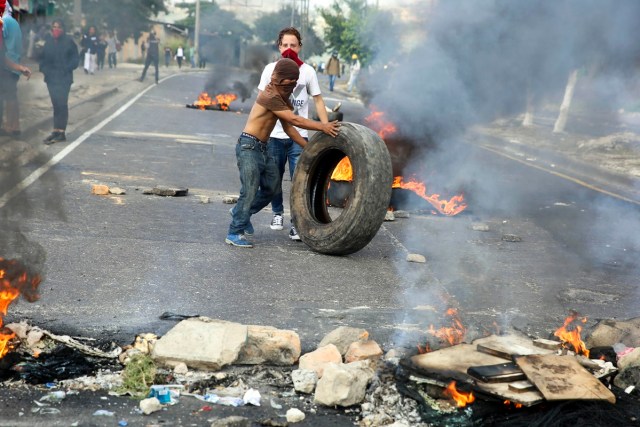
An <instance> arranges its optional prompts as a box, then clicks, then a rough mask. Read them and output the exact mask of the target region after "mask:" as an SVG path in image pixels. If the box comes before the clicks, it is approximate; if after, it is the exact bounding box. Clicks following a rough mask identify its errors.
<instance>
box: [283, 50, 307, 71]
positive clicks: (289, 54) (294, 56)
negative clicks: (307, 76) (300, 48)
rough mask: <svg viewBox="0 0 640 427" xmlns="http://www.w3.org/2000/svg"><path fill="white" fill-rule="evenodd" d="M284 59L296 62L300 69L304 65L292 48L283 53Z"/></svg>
mask: <svg viewBox="0 0 640 427" xmlns="http://www.w3.org/2000/svg"><path fill="white" fill-rule="evenodd" d="M282 57H283V58H289V59H292V60H294V61H295V63H296V64H298V67H302V64H304V62H302V60H301V59H300V58H298V54H297V53H296V51H295V50H293V49H291V48H289V49H287V50H285V51H284V52H282Z"/></svg>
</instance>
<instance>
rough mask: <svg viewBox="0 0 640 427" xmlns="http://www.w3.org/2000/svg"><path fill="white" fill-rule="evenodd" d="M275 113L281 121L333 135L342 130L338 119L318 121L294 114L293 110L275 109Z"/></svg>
mask: <svg viewBox="0 0 640 427" xmlns="http://www.w3.org/2000/svg"><path fill="white" fill-rule="evenodd" d="M273 113H274V114H275V115H276V117H278V119H280V122H282V123H284V122H287V123H289V124H290V125H293V126H297V127H299V128H302V129H308V130H317V131H320V132H324V133H326V134H327V135H330V136H333V137H336V136H338V132H339V131H340V123H339V122H338V121H337V120H334V121H332V122H328V123H321V122H316V121H315V120H309V119H305V118H304V117H300V116H298V115H296V114H293V111H291V110H282V111H274V112H273Z"/></svg>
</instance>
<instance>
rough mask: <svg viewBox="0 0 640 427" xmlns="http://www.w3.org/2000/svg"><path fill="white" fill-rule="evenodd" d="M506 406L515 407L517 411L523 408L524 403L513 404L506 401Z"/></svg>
mask: <svg viewBox="0 0 640 427" xmlns="http://www.w3.org/2000/svg"><path fill="white" fill-rule="evenodd" d="M504 404H505V405H507V406H510V405H513V407H514V408H517V409H519V408H522V403H514V402H512V401H510V400H505V401H504Z"/></svg>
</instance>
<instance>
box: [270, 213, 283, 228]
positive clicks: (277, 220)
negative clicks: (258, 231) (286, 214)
mask: <svg viewBox="0 0 640 427" xmlns="http://www.w3.org/2000/svg"><path fill="white" fill-rule="evenodd" d="M283 222H284V221H283V218H282V215H281V214H275V215H274V216H273V218H271V226H270V227H271V229H272V230H282V229H283V228H284V227H283V226H282V224H283Z"/></svg>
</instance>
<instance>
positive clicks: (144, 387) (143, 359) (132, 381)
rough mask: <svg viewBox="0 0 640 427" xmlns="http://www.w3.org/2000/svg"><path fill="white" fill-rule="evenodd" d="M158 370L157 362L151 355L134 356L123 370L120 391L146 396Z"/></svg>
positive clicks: (138, 396)
mask: <svg viewBox="0 0 640 427" xmlns="http://www.w3.org/2000/svg"><path fill="white" fill-rule="evenodd" d="M156 372H157V368H156V364H155V363H154V362H153V359H151V357H150V356H147V355H142V354H139V355H135V356H133V357H132V358H131V360H130V361H129V363H128V364H127V366H125V368H124V370H123V371H122V387H120V388H119V389H118V392H120V393H130V394H131V395H132V396H134V397H137V398H144V397H146V396H147V395H148V394H149V390H150V388H151V386H152V385H153V383H154V380H155V377H156Z"/></svg>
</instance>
